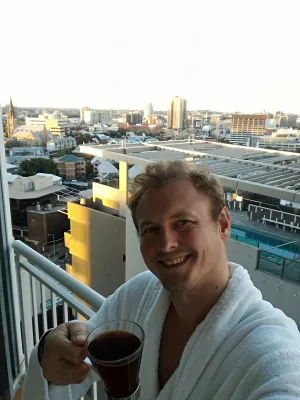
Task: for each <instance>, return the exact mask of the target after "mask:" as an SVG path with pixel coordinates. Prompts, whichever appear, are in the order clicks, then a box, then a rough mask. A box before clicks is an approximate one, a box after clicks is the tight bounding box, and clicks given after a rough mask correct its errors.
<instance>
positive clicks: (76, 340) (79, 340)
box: [67, 321, 87, 346]
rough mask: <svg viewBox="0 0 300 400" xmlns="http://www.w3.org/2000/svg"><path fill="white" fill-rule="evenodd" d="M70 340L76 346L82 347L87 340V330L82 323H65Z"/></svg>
mask: <svg viewBox="0 0 300 400" xmlns="http://www.w3.org/2000/svg"><path fill="white" fill-rule="evenodd" d="M67 327H68V330H69V333H70V340H71V342H72V343H73V344H75V345H76V346H83V345H84V343H85V340H86V338H87V329H86V326H85V323H84V322H82V321H71V322H67Z"/></svg>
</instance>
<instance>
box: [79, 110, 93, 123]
mask: <svg viewBox="0 0 300 400" xmlns="http://www.w3.org/2000/svg"><path fill="white" fill-rule="evenodd" d="M86 111H91V109H90V107H82V108H81V109H80V121H84V114H85V112H86Z"/></svg>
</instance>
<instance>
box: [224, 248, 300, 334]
mask: <svg viewBox="0 0 300 400" xmlns="http://www.w3.org/2000/svg"><path fill="white" fill-rule="evenodd" d="M227 254H228V259H229V260H230V261H233V262H236V263H238V264H241V265H243V266H244V267H245V268H246V269H247V270H248V272H249V274H250V277H251V279H252V281H253V283H254V285H255V286H256V287H257V288H258V289H259V290H261V292H262V295H263V298H264V299H265V300H267V301H269V302H270V303H272V304H273V306H274V307H277V308H280V309H281V310H283V311H284V312H285V313H286V314H287V315H288V316H289V317H291V318H293V319H294V320H295V321H296V323H297V325H298V326H300V311H299V300H300V286H299V285H295V284H292V283H289V282H285V281H283V280H282V279H280V278H278V277H275V276H272V275H269V274H267V273H265V272H262V271H259V270H258V269H256V268H257V265H258V257H259V249H257V248H256V247H252V246H249V245H247V244H244V243H240V242H236V241H233V240H229V241H228V242H227Z"/></svg>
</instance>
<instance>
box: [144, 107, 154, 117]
mask: <svg viewBox="0 0 300 400" xmlns="http://www.w3.org/2000/svg"><path fill="white" fill-rule="evenodd" d="M151 114H153V105H152V103H148V104H146V105H145V109H144V119H148V118H149V115H151Z"/></svg>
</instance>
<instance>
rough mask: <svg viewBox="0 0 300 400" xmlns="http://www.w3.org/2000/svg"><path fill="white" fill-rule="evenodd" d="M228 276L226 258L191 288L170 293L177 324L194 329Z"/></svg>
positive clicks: (209, 308)
mask: <svg viewBox="0 0 300 400" xmlns="http://www.w3.org/2000/svg"><path fill="white" fill-rule="evenodd" d="M230 277H231V270H230V267H229V265H228V262H227V259H226V260H224V261H223V262H222V263H220V264H219V265H218V266H216V267H215V268H214V269H212V270H211V271H210V272H209V273H208V274H206V276H205V277H203V279H202V280H201V281H200V282H199V283H198V284H197V285H195V286H194V287H193V288H192V289H191V290H188V291H184V292H180V293H172V294H171V302H172V308H173V311H174V312H175V315H176V319H177V321H178V323H179V325H181V326H182V327H184V329H187V330H191V331H193V330H195V329H196V327H197V326H198V325H199V324H200V323H201V322H202V321H203V320H204V319H205V317H206V315H207V314H208V313H209V311H210V310H211V309H212V307H213V306H214V305H215V304H216V303H217V301H218V300H219V298H220V297H221V295H222V293H223V292H224V290H225V288H226V287H227V285H228V281H229V279H230ZM195 304H197V307H195Z"/></svg>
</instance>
